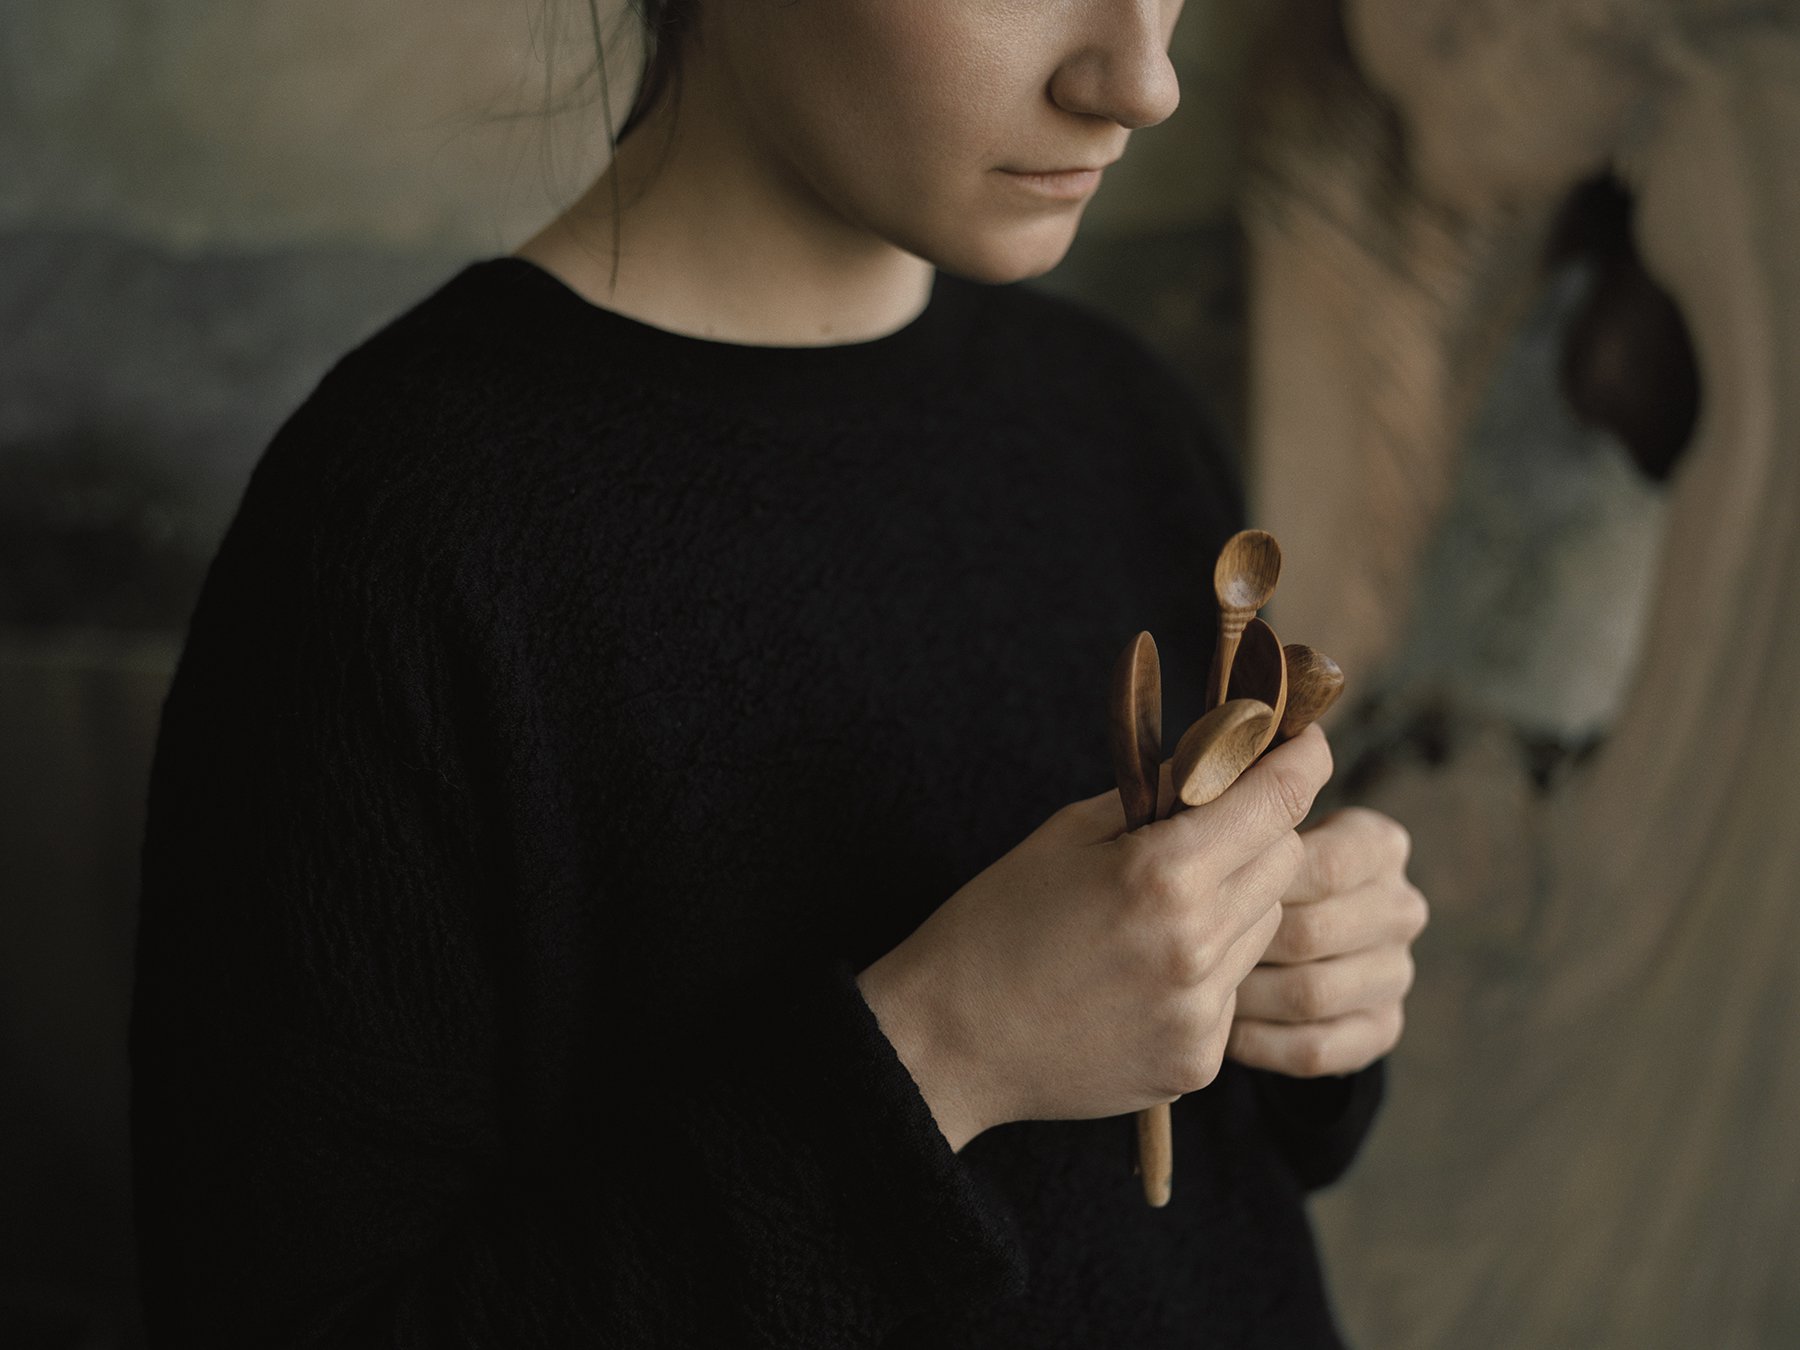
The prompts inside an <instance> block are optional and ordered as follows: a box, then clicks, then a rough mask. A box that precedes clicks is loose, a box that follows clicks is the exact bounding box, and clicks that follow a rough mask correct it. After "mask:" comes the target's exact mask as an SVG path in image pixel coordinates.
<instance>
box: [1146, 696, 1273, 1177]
mask: <svg viewBox="0 0 1800 1350" xmlns="http://www.w3.org/2000/svg"><path fill="white" fill-rule="evenodd" d="M1274 727H1275V710H1274V709H1273V708H1271V707H1270V706H1269V705H1268V704H1267V703H1263V702H1260V701H1259V700H1257V699H1253V698H1242V699H1233V700H1232V701H1230V702H1228V703H1226V704H1224V705H1223V706H1221V707H1218V708H1214V709H1213V710H1212V711H1211V712H1209V713H1207V714H1206V715H1205V716H1204V717H1202V718H1201V719H1200V720H1199V721H1197V722H1195V723H1194V725H1193V726H1191V727H1189V728H1188V729H1187V732H1186V734H1184V735H1183V736H1182V738H1181V743H1180V744H1179V745H1178V746H1176V747H1175V762H1174V766H1173V773H1174V781H1175V789H1176V792H1177V794H1178V795H1177V798H1176V801H1175V803H1174V805H1173V806H1172V807H1171V808H1170V810H1171V814H1173V812H1175V811H1179V810H1181V809H1182V805H1183V803H1185V804H1186V805H1188V806H1202V805H1204V804H1205V803H1207V802H1209V801H1211V800H1212V799H1213V798H1214V797H1217V796H1218V795H1219V794H1220V793H1221V792H1223V791H1225V789H1226V788H1228V787H1230V786H1231V784H1232V782H1233V781H1234V780H1235V779H1236V778H1237V776H1238V775H1239V774H1240V773H1242V772H1243V771H1244V770H1245V769H1246V768H1248V767H1249V766H1250V764H1251V763H1252V762H1253V761H1254V760H1255V759H1256V757H1257V755H1258V754H1260V753H1261V749H1262V747H1263V746H1264V745H1266V744H1267V743H1268V739H1269V734H1270V732H1272V731H1273V730H1274ZM1137 1127H1138V1131H1137V1143H1138V1176H1139V1177H1140V1178H1141V1179H1142V1181H1143V1186H1144V1199H1146V1200H1148V1201H1149V1202H1150V1203H1151V1204H1152V1205H1153V1206H1155V1207H1156V1208H1158V1209H1160V1208H1162V1207H1163V1206H1164V1205H1166V1204H1168V1203H1169V1197H1170V1196H1171V1195H1172V1194H1173V1193H1174V1183H1175V1135H1174V1128H1173V1123H1172V1122H1171V1120H1170V1118H1169V1103H1168V1102H1158V1103H1157V1104H1156V1105H1155V1106H1149V1107H1145V1108H1144V1109H1143V1110H1142V1111H1139V1112H1138V1114H1137Z"/></svg>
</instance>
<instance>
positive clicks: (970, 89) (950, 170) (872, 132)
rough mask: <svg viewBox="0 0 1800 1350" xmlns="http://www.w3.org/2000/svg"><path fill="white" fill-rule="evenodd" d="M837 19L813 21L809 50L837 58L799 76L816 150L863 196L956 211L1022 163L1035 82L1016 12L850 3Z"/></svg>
mask: <svg viewBox="0 0 1800 1350" xmlns="http://www.w3.org/2000/svg"><path fill="white" fill-rule="evenodd" d="M795 8H796V9H798V10H801V11H803V12H808V13H810V12H811V11H813V10H816V9H818V8H819V7H818V6H815V5H800V6H795ZM827 8H830V9H831V13H830V17H829V19H827V20H825V21H824V22H821V19H822V18H823V17H824V16H822V15H817V16H814V17H812V18H811V19H810V20H807V22H810V23H811V24H812V25H813V36H812V38H811V39H809V46H810V47H811V49H812V50H813V51H815V52H818V53H828V54H829V55H828V57H826V61H827V63H828V64H825V65H820V64H819V63H818V61H816V60H815V61H814V62H811V63H809V64H810V65H811V66H812V69H811V70H810V71H807V72H800V73H801V74H802V75H805V76H810V80H811V83H810V89H811V94H812V96H811V98H810V99H809V100H808V105H807V107H806V108H805V110H804V113H803V115H804V116H805V117H806V119H807V121H808V123H809V127H808V131H807V136H808V139H809V141H811V142H812V143H813V144H814V145H815V146H818V147H819V148H820V150H821V151H822V156H823V158H824V159H825V160H826V161H827V162H828V165H829V168H830V171H831V172H832V174H833V176H834V177H836V178H838V179H840V180H845V181H847V182H848V183H854V184H856V185H857V187H858V188H859V191H858V194H857V195H859V196H861V195H864V194H868V193H873V194H875V195H876V196H877V197H878V198H885V199H887V201H888V202H889V203H897V202H905V203H910V204H913V205H914V206H917V205H921V204H924V203H928V202H933V201H937V200H939V199H943V198H949V199H955V198H958V197H960V196H961V195H962V194H963V193H965V192H968V191H972V190H974V188H975V187H976V186H977V185H978V184H979V181H980V176H981V175H982V174H983V173H985V172H986V171H988V170H989V169H991V168H993V167H994V166H995V165H997V164H999V163H1001V162H1003V161H1004V159H1005V158H1006V157H1007V156H1008V154H1009V153H1010V154H1013V155H1016V154H1018V153H1020V152H1021V148H1020V147H1019V146H1018V145H1016V144H1012V142H1014V141H1016V140H1017V139H1019V137H1020V132H1021V131H1022V130H1023V129H1024V128H1022V126H1021V124H1022V123H1023V121H1024V118H1023V116H1022V113H1023V111H1024V110H1025V109H1026V106H1027V104H1026V100H1027V99H1028V98H1029V97H1030V91H1031V89H1032V88H1033V87H1034V86H1035V77H1034V76H1031V75H1028V74H1027V73H1026V72H1027V71H1028V70H1030V69H1032V67H1031V66H1030V63H1029V62H1028V61H1026V60H1025V59H1023V57H1022V55H1021V40H1020V39H1019V38H1018V37H1017V36H1016V32H1017V31H1024V30H1023V29H1016V30H1014V32H1013V33H1011V34H1009V32H1008V29H1007V25H1006V22H1005V19H1006V11H1007V10H1008V9H1009V8H1010V7H1009V6H1004V5H1002V6H994V5H984V4H982V3H980V0H912V2H911V3H895V2H894V0H850V2H849V3H843V4H839V5H837V6H836V7H835V8H832V7H827ZM1018 19H1019V16H1016V15H1015V16H1013V20H1014V22H1015V23H1016V22H1018ZM821 38H824V39H825V40H824V41H823V42H820V39H821ZM1026 148H1027V149H1029V148H1030V147H1026ZM946 204H947V205H953V206H960V205H961V203H959V202H947V203H946Z"/></svg>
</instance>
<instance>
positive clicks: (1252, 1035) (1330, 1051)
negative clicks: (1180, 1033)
mask: <svg viewBox="0 0 1800 1350" xmlns="http://www.w3.org/2000/svg"><path fill="white" fill-rule="evenodd" d="M1238 1008H1239V1016H1238V1018H1237V1020H1236V1021H1234V1022H1233V1023H1232V1024H1231V1035H1230V1037H1229V1038H1228V1039H1227V1040H1226V1042H1225V1053H1226V1054H1227V1055H1228V1056H1229V1057H1230V1058H1232V1059H1235V1060H1237V1061H1238V1063H1240V1064H1248V1065H1249V1066H1250V1067H1252V1068H1256V1069H1271V1070H1273V1071H1274V1072H1276V1073H1284V1074H1287V1075H1288V1076H1289V1077H1292V1078H1321V1077H1324V1076H1325V1075H1327V1074H1339V1075H1341V1074H1347V1073H1355V1072H1356V1071H1357V1070H1359V1069H1366V1068H1367V1067H1368V1066H1369V1065H1371V1064H1373V1063H1374V1062H1375V1061H1376V1060H1378V1059H1380V1058H1381V1057H1382V1056H1383V1055H1385V1054H1387V1053H1388V1052H1389V1051H1391V1050H1392V1049H1393V1048H1394V1047H1395V1046H1396V1045H1398V1044H1399V1043H1400V1035H1401V1032H1402V1031H1403V1030H1404V1028H1405V1025H1406V1014H1405V1012H1404V1011H1403V1008H1402V1005H1400V1004H1397V1003H1396V1004H1391V1005H1388V1006H1386V1007H1382V1008H1375V1009H1370V1010H1368V1011H1365V1012H1354V1013H1347V1014H1345V1015H1344V1016H1342V1017H1336V1018H1333V1019H1331V1020H1330V1021H1328V1022H1309V1023H1307V1024H1305V1025H1304V1026H1287V1025H1283V1024H1282V1023H1279V1022H1262V1021H1258V1020H1256V1019H1254V1018H1248V1017H1245V1016H1243V1013H1242V1010H1243V991H1242V990H1241V989H1240V990H1239V991H1238Z"/></svg>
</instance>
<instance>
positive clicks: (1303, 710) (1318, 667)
mask: <svg viewBox="0 0 1800 1350" xmlns="http://www.w3.org/2000/svg"><path fill="white" fill-rule="evenodd" d="M1282 651H1283V652H1284V653H1285V654H1286V656H1287V673H1288V701H1287V712H1286V713H1284V714H1283V715H1282V718H1281V726H1280V728H1279V729H1278V730H1277V731H1276V733H1275V739H1274V741H1273V742H1272V744H1274V745H1280V744H1281V743H1282V742H1283V741H1291V740H1293V739H1294V737H1296V736H1298V735H1299V734H1300V733H1301V732H1303V731H1305V730H1306V729H1307V727H1309V726H1311V725H1312V724H1313V723H1314V722H1316V721H1318V720H1319V719H1320V718H1321V717H1323V716H1324V715H1325V714H1326V713H1327V712H1329V711H1330V710H1331V705H1332V704H1334V703H1336V702H1337V701H1338V695H1339V694H1341V693H1343V692H1344V672H1343V671H1342V670H1341V669H1339V667H1338V663H1337V662H1336V661H1333V660H1332V659H1331V658H1330V657H1329V656H1327V655H1325V653H1324V652H1319V651H1314V650H1313V649H1312V648H1311V647H1308V646H1307V645H1306V644H1304V643H1301V642H1290V643H1288V645H1287V646H1286V647H1284V648H1283V649H1282Z"/></svg>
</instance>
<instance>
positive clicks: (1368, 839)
mask: <svg viewBox="0 0 1800 1350" xmlns="http://www.w3.org/2000/svg"><path fill="white" fill-rule="evenodd" d="M1300 841H1301V843H1302V844H1303V845H1304V847H1305V861H1304V862H1303V864H1302V865H1301V867H1300V869H1299V871H1298V872H1297V873H1296V874H1295V877H1294V881H1293V884H1292V885H1291V886H1290V887H1289V888H1288V890H1287V893H1286V894H1284V895H1283V896H1282V898H1281V911H1282V914H1281V926H1280V928H1279V929H1277V930H1276V933H1275V937H1274V939H1273V940H1272V941H1271V942H1270V943H1269V947H1268V950H1267V951H1265V952H1264V953H1263V958H1262V962H1261V964H1259V965H1258V966H1257V967H1256V968H1255V969H1254V970H1252V971H1251V972H1250V973H1249V975H1247V976H1246V977H1245V978H1244V982H1243V984H1242V985H1240V986H1239V987H1238V996H1237V1013H1236V1020H1235V1021H1234V1022H1233V1024H1232V1028H1231V1039H1230V1041H1229V1043H1228V1044H1227V1046H1226V1051H1225V1053H1226V1054H1228V1055H1229V1056H1230V1057H1231V1058H1232V1059H1235V1060H1237V1061H1238V1062H1239V1063H1242V1064H1248V1065H1251V1066H1253V1067H1255V1068H1259V1069H1273V1070H1275V1071H1276V1072H1278V1073H1285V1074H1289V1075H1291V1076H1293V1077H1296V1078H1317V1077H1320V1076H1323V1075H1326V1074H1348V1073H1354V1072H1355V1071H1356V1070H1358V1069H1361V1068H1364V1067H1366V1066H1367V1065H1369V1064H1371V1063H1373V1062H1374V1061H1375V1060H1377V1059H1380V1058H1381V1057H1382V1056H1383V1055H1385V1054H1387V1053H1388V1051H1390V1050H1392V1049H1393V1048H1394V1046H1395V1045H1396V1044H1397V1043H1398V1042H1399V1040H1400V1031H1401V1028H1402V1026H1403V1025H1404V1022H1405V1017H1404V1010H1403V1005H1404V1002H1405V999H1406V994H1407V991H1408V990H1409V989H1411V988H1412V982H1413V958H1412V943H1413V939H1415V938H1416V937H1418V936H1419V934H1420V932H1422V931H1423V930H1424V928H1425V924H1426V922H1427V920H1428V919H1429V917H1430V906H1429V905H1428V904H1427V902H1426V900H1425V897H1424V895H1423V894H1421V893H1420V891H1419V888H1418V887H1417V886H1415V885H1413V884H1412V883H1411V882H1410V881H1408V880H1407V879H1406V860H1407V857H1408V856H1409V855H1410V853H1411V850H1412V840H1411V838H1410V836H1409V835H1408V834H1407V832H1406V827H1405V826H1403V825H1401V824H1400V823H1399V822H1398V821H1396V820H1393V819H1391V818H1390V817H1388V816H1384V815H1382V814H1381V813H1380V812H1379V811H1371V810H1368V809H1366V808H1364V807H1359V806H1351V807H1346V808H1344V809H1343V810H1341V811H1336V812H1334V813H1333V814H1332V815H1330V816H1328V817H1327V818H1326V819H1325V820H1324V821H1323V822H1321V823H1320V824H1319V825H1318V826H1317V827H1316V828H1314V829H1311V830H1307V831H1305V832H1304V833H1302V834H1301V835H1300Z"/></svg>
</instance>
